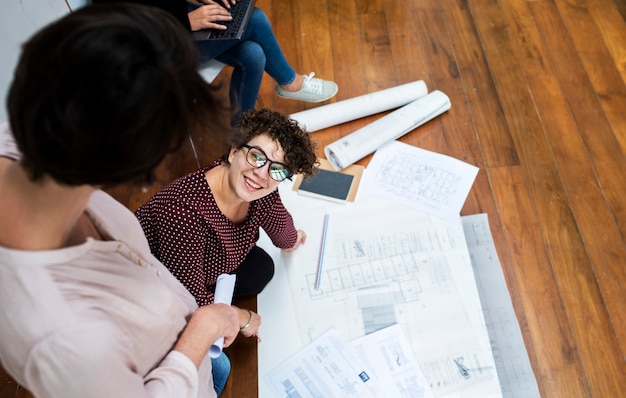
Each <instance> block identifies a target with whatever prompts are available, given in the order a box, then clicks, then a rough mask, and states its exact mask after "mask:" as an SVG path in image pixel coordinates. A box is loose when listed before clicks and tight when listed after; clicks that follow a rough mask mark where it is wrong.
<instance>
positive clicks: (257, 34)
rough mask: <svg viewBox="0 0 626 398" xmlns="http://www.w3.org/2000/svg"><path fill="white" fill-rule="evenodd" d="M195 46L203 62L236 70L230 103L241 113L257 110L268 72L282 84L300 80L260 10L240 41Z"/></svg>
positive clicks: (193, 6) (201, 43)
mask: <svg viewBox="0 0 626 398" xmlns="http://www.w3.org/2000/svg"><path fill="white" fill-rule="evenodd" d="M195 7H197V5H196V4H193V3H189V6H188V9H189V10H192V9H193V8H195ZM195 43H196V47H197V48H198V51H199V53H200V61H201V62H206V61H208V60H210V59H213V58H215V59H217V60H218V61H220V62H223V63H225V64H227V65H230V66H232V67H233V74H232V76H231V82H230V100H231V104H233V106H235V107H238V108H239V111H240V112H244V111H246V110H248V109H252V108H254V105H255V104H256V99H257V96H258V94H259V87H260V86H261V80H262V79H263V72H264V71H265V72H267V73H268V74H269V75H270V76H271V77H272V78H273V79H274V80H276V82H277V83H278V84H288V83H291V82H292V81H293V80H294V79H295V78H296V72H295V71H294V70H293V68H292V67H291V66H290V65H289V63H288V62H287V59H286V58H285V56H284V55H283V52H282V50H281V49H280V45H279V44H278V41H277V40H276V37H275V36H274V32H273V31H272V27H271V25H270V22H269V20H268V19H267V15H265V13H264V12H263V11H262V10H261V9H259V8H255V9H254V11H253V12H252V15H251V17H250V21H249V22H248V27H247V29H246V32H245V33H244V35H243V37H242V38H241V39H240V40H203V41H196V42H195Z"/></svg>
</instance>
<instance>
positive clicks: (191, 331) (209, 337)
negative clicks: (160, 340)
mask: <svg viewBox="0 0 626 398" xmlns="http://www.w3.org/2000/svg"><path fill="white" fill-rule="evenodd" d="M236 309H237V308H236V307H232V306H230V305H227V304H210V305H204V306H202V307H200V308H198V309H197V310H196V311H195V312H194V313H193V315H192V316H191V319H190V320H189V323H187V326H186V327H185V329H184V330H183V332H182V334H181V335H180V337H179V338H178V341H177V342H176V345H175V346H174V349H175V350H176V351H179V352H181V353H183V354H185V355H186V356H187V357H189V359H191V360H192V361H193V362H194V363H195V364H196V366H197V367H199V366H200V363H202V360H203V358H204V357H205V355H206V354H207V352H208V351H209V348H210V347H211V344H213V342H215V340H217V339H218V338H219V337H224V348H226V347H228V346H229V345H231V344H232V342H233V341H234V340H235V338H236V337H237V335H238V333H239V325H240V324H239V317H238V315H239V314H238V311H236Z"/></svg>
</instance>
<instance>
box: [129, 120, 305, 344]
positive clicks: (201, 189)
mask: <svg viewBox="0 0 626 398" xmlns="http://www.w3.org/2000/svg"><path fill="white" fill-rule="evenodd" d="M240 127H241V130H242V132H243V135H244V136H243V137H242V139H241V140H240V141H239V143H237V144H235V145H233V146H232V147H231V149H230V151H229V152H228V153H227V154H226V155H224V156H223V157H222V158H221V159H218V160H216V161H215V162H214V163H213V164H212V165H210V166H206V167H203V168H200V169H199V170H197V171H196V172H193V173H191V174H188V175H187V176H185V177H182V178H179V179H178V180H176V181H174V182H172V183H171V184H170V185H168V186H167V187H165V188H164V189H163V190H161V191H159V192H158V193H157V194H156V195H154V196H153V197H152V198H151V199H150V200H149V201H148V202H147V203H146V204H144V205H143V206H141V207H140V208H139V209H138V210H137V212H136V215H137V217H138V218H139V222H140V223H141V226H142V227H143V229H144V232H145V233H146V237H147V238H148V242H149V243H150V249H151V251H152V253H153V254H154V255H155V256H156V257H157V258H158V259H159V260H161V261H162V262H163V264H165V266H167V267H168V268H169V269H170V271H171V272H172V273H173V274H174V275H175V276H176V277H177V278H178V279H179V280H180V281H181V282H182V283H183V284H184V285H185V286H186V287H187V289H188V290H189V291H190V292H191V293H192V294H193V295H194V297H195V298H196V301H197V303H198V304H199V305H203V304H208V303H212V302H213V294H214V291H215V282H216V280H217V277H218V276H219V275H220V274H222V273H232V274H236V275H237V282H236V285H235V295H236V296H244V295H253V294H258V293H259V292H261V290H263V288H264V287H265V286H266V285H267V283H268V282H269V281H270V280H271V279H272V277H273V275H274V263H273V261H272V259H271V257H270V256H269V255H268V254H267V253H266V252H265V251H264V250H263V249H261V248H259V247H257V246H256V241H257V240H258V238H259V228H263V229H264V230H265V232H266V233H267V234H268V236H269V237H270V239H271V240H272V243H273V244H274V245H275V246H276V247H279V248H282V249H284V250H287V251H291V250H294V249H296V248H297V247H298V246H299V245H300V244H301V243H303V242H304V241H305V240H306V234H305V233H304V231H302V230H297V229H296V228H295V226H294V222H293V219H292V217H291V215H290V214H289V212H288V211H287V209H285V207H284V206H283V203H282V201H281V198H280V195H279V193H278V185H279V184H280V183H281V182H282V181H283V180H285V179H287V178H291V176H292V175H293V174H295V173H300V174H302V175H303V176H304V177H307V176H310V175H311V174H313V173H314V172H315V171H316V168H315V167H316V164H317V158H316V156H315V152H314V146H313V144H312V142H311V140H310V138H309V134H308V133H306V132H305V131H303V130H302V129H301V128H300V127H299V126H298V124H297V123H296V122H295V121H293V120H290V119H288V118H287V117H285V116H284V115H282V114H280V113H277V112H273V111H270V110H267V109H261V110H251V111H248V112H246V113H244V116H243V119H242V121H241V123H240ZM239 319H240V327H241V328H242V329H241V332H242V334H243V335H244V336H246V337H250V336H255V335H256V333H257V330H258V328H259V326H260V323H261V318H260V316H259V315H258V314H255V313H253V312H251V311H249V310H243V309H239Z"/></svg>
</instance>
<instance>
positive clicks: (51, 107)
mask: <svg viewBox="0 0 626 398" xmlns="http://www.w3.org/2000/svg"><path fill="white" fill-rule="evenodd" d="M197 57H198V55H197V51H196V49H195V48H194V46H193V43H192V41H191V38H190V36H189V33H188V32H186V31H185V30H184V29H183V27H182V26H181V25H180V23H179V22H178V21H177V20H176V19H174V17H172V16H171V15H170V14H168V13H166V12H164V11H161V10H159V9H157V8H155V7H149V6H140V5H135V4H98V5H91V6H86V7H84V8H81V9H79V10H78V11H76V12H73V13H70V14H68V15H67V16H65V17H63V18H61V19H59V20H58V21H56V22H54V23H52V24H50V25H48V26H47V27H45V28H44V29H42V30H41V31H39V32H38V33H36V34H35V35H34V36H33V37H32V38H31V39H30V40H28V41H27V42H26V43H25V44H24V46H23V51H22V55H21V57H20V60H19V62H18V65H17V68H16V70H15V76H14V80H13V82H12V84H11V87H10V90H9V95H8V97H7V107H8V110H9V120H10V125H11V129H12V131H13V134H14V136H15V140H16V142H17V145H18V147H19V149H20V151H21V152H22V156H23V157H22V159H21V162H22V165H23V167H24V168H25V170H26V171H27V172H28V173H29V176H30V178H31V179H33V180H34V181H37V180H40V179H41V178H42V177H43V176H45V175H49V176H50V177H52V178H53V179H54V180H56V181H58V182H60V183H64V184H67V185H83V184H89V185H100V186H102V185H110V184H117V183H121V182H126V181H131V180H135V179H139V178H148V179H150V178H151V177H152V176H153V170H154V168H155V167H156V166H157V165H158V163H159V162H160V161H161V160H162V159H163V158H164V156H165V155H166V154H167V152H168V151H170V150H172V149H174V148H176V147H178V146H179V145H180V143H181V142H182V139H184V138H186V136H187V135H188V134H190V133H191V132H192V131H194V129H196V128H202V129H203V130H204V131H206V130H207V129H210V130H215V126H209V125H208V124H213V125H215V124H216V123H227V117H228V116H226V119H221V118H220V117H219V115H218V110H217V109H218V108H220V107H221V105H218V102H217V101H215V100H214V99H213V98H214V96H213V93H212V89H211V88H210V86H209V85H208V84H207V83H206V82H205V81H204V80H203V79H202V77H201V76H200V75H199V73H198V71H197V68H198V59H197ZM220 109H221V108H220ZM224 114H225V115H227V111H224ZM220 127H223V126H222V125H220Z"/></svg>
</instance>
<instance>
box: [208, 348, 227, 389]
mask: <svg viewBox="0 0 626 398" xmlns="http://www.w3.org/2000/svg"><path fill="white" fill-rule="evenodd" d="M211 366H212V367H213V386H214V388H215V392H216V393H217V396H218V397H219V396H220V394H221V393H222V391H224V387H225V386H226V380H228V375H229V374H230V359H228V357H227V356H226V353H224V352H222V355H220V356H219V357H217V358H211Z"/></svg>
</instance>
